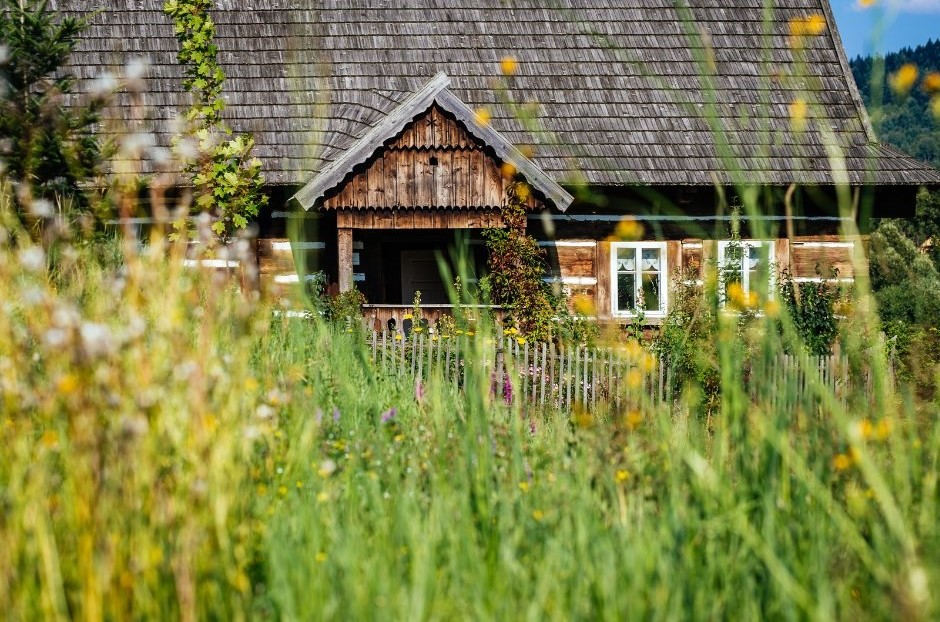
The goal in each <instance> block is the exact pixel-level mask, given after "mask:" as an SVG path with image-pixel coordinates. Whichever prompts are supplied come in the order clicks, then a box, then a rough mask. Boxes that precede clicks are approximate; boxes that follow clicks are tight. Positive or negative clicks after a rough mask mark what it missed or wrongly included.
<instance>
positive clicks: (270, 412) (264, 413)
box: [255, 404, 274, 419]
mask: <svg viewBox="0 0 940 622" xmlns="http://www.w3.org/2000/svg"><path fill="white" fill-rule="evenodd" d="M255 416H256V417H258V419H270V418H271V417H273V416H274V409H273V408H271V407H270V406H268V405H267V404H261V405H260V406H258V408H256V409H255Z"/></svg>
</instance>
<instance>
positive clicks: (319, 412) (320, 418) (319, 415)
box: [316, 408, 323, 425]
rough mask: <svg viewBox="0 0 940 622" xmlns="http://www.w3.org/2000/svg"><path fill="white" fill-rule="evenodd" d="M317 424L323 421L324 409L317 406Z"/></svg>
mask: <svg viewBox="0 0 940 622" xmlns="http://www.w3.org/2000/svg"><path fill="white" fill-rule="evenodd" d="M316 420H317V425H320V424H321V423H322V422H323V409H322V408H317V414H316Z"/></svg>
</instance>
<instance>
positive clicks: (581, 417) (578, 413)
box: [572, 404, 593, 428]
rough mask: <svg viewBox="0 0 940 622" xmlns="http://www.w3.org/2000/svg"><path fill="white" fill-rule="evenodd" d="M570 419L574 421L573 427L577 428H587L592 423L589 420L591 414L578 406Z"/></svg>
mask: <svg viewBox="0 0 940 622" xmlns="http://www.w3.org/2000/svg"><path fill="white" fill-rule="evenodd" d="M572 419H574V422H575V425H577V426H578V427H579V428H589V427H591V424H592V423H593V421H592V420H591V413H589V412H588V411H587V410H585V409H584V408H582V407H581V405H580V404H579V405H578V406H577V408H576V409H575V411H574V416H573V417H572Z"/></svg>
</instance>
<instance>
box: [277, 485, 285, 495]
mask: <svg viewBox="0 0 940 622" xmlns="http://www.w3.org/2000/svg"><path fill="white" fill-rule="evenodd" d="M277 496H279V497H286V496H287V486H278V487H277Z"/></svg>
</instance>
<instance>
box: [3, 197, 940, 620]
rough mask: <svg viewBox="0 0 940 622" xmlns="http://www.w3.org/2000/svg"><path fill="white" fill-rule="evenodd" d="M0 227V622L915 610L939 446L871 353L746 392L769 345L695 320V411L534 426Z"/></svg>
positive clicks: (925, 575)
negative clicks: (838, 374)
mask: <svg viewBox="0 0 940 622" xmlns="http://www.w3.org/2000/svg"><path fill="white" fill-rule="evenodd" d="M0 232H2V236H3V240H2V242H3V243H2V244H0V301H2V313H0V395H2V399H0V409H2V418H0V446H2V447H3V448H4V449H3V452H2V454H0V611H3V612H4V616H3V617H5V618H7V619H10V620H25V619H66V618H76V619H147V618H161V619H162V618H180V619H184V620H194V619H234V620H238V619H248V618H251V619H305V620H307V619H383V620H385V619H409V620H416V619H454V618H471V619H530V620H544V619H559V620H561V619H564V620H570V619H611V620H613V619H616V620H622V619H663V620H667V619H669V620H671V619H679V618H681V619H716V618H723V619H764V618H766V619H911V620H917V619H923V620H928V619H935V617H936V615H937V612H938V607H937V597H936V591H937V587H938V585H940V539H938V536H940V533H938V526H940V520H938V518H940V516H938V507H937V505H938V501H940V493H938V489H937V473H938V469H937V459H938V451H940V423H938V418H937V411H936V406H935V404H933V403H930V402H924V401H922V400H921V401H918V400H917V399H915V397H913V395H912V394H910V393H909V392H907V391H906V390H905V389H904V386H903V383H902V384H900V385H898V389H897V390H895V388H894V384H893V383H891V382H890V381H889V377H888V370H887V366H886V365H885V364H883V363H879V362H878V361H880V360H882V359H880V358H878V357H875V358H874V359H872V360H873V361H874V362H873V363H872V366H871V369H872V380H871V383H870V390H869V391H856V392H853V393H852V394H851V395H849V396H848V397H847V399H846V400H844V401H843V400H841V399H835V397H834V396H833V394H832V392H831V390H830V389H829V388H827V387H826V386H824V385H823V384H822V383H821V382H819V383H813V382H810V383H809V384H808V385H807V386H806V387H805V388H802V389H799V390H798V389H796V388H794V387H786V386H779V385H778V384H776V381H775V379H774V378H773V377H772V376H761V375H759V374H757V375H753V377H750V378H748V379H747V383H748V386H749V387H751V388H750V389H748V390H745V377H744V376H745V370H746V369H748V365H747V364H746V362H745V361H746V358H747V357H748V356H750V355H749V354H748V353H749V352H754V351H765V352H766V351H773V350H774V349H776V348H780V347H781V345H780V339H781V337H780V334H779V331H777V330H772V329H770V328H769V326H770V324H769V319H762V318H757V319H756V320H755V323H754V324H752V325H751V328H750V329H749V330H748V331H747V332H746V333H745V334H744V335H743V336H742V335H741V334H740V331H738V329H737V326H738V323H737V320H736V319H735V318H733V317H728V316H727V315H719V316H718V317H716V319H715V321H716V322H718V323H719V326H718V327H717V329H716V330H718V332H719V335H720V339H719V342H718V346H717V350H716V351H717V353H718V357H719V360H720V370H721V372H720V378H719V392H720V399H719V401H718V404H719V405H718V407H717V409H715V410H713V411H709V412H708V413H706V414H703V413H702V411H701V410H700V409H699V408H698V407H697V406H696V404H699V403H700V400H697V399H696V396H695V390H694V389H693V388H690V389H689V390H688V391H687V392H686V393H685V394H684V395H683V396H682V397H681V398H679V399H677V400H676V401H675V402H670V403H665V404H659V405H652V404H646V405H644V406H642V408H630V407H629V406H627V405H628V404H630V400H631V398H630V396H629V395H623V396H621V397H622V398H623V400H622V401H621V403H622V404H623V405H622V406H621V407H620V408H619V409H618V408H617V407H616V404H615V403H612V402H611V403H599V404H598V405H597V406H596V408H594V409H592V410H591V411H589V412H587V411H583V410H581V411H577V412H575V413H573V414H572V413H567V412H562V411H558V410H554V409H535V408H533V407H531V406H524V405H523V404H522V403H521V401H520V400H513V401H511V402H509V403H507V400H506V399H504V396H503V395H497V393H496V392H494V391H492V389H491V379H490V378H489V377H487V376H486V375H485V374H483V373H481V372H479V371H478V367H476V366H475V365H473V364H472V354H471V364H470V365H469V371H468V373H467V375H466V384H465V386H457V385H455V384H454V383H453V382H451V381H445V380H444V379H442V378H440V377H437V378H436V377H434V375H433V374H432V376H431V377H430V378H429V379H428V380H427V381H425V382H423V383H418V384H416V383H415V380H414V378H413V377H411V376H410V375H408V374H404V375H390V374H387V373H385V372H384V371H382V368H381V367H380V366H377V365H376V364H374V362H373V361H371V360H370V358H371V351H370V348H369V344H368V342H367V340H366V337H365V335H364V334H363V333H360V332H359V331H356V330H352V331H350V330H348V329H347V328H345V327H344V326H337V325H334V324H331V323H329V322H326V321H323V320H318V319H298V318H289V317H286V316H284V315H279V314H276V313H274V312H273V311H274V310H273V309H272V307H271V306H270V305H269V304H268V303H266V302H264V301H259V300H258V299H257V298H255V297H252V296H248V295H245V294H243V293H242V291H241V290H240V288H239V287H238V285H237V283H235V282H233V280H232V279H231V278H227V277H224V276H221V275H220V274H218V273H213V272H211V271H209V272H203V271H200V270H194V269H192V268H187V267H185V266H184V263H183V261H182V253H183V248H182V246H179V245H177V246H173V245H169V246H168V245H166V243H165V242H163V239H164V238H161V237H160V236H155V237H154V238H153V240H152V243H151V245H150V246H149V247H146V248H145V249H144V250H139V249H138V246H137V245H136V244H135V243H134V242H124V241H122V239H121V238H120V237H118V238H116V239H111V240H106V241H104V242H101V241H99V242H87V241H79V240H77V239H73V240H71V241H70V240H68V239H66V238H63V239H62V240H60V241H59V242H57V243H56V244H54V245H51V246H47V247H46V248H47V249H48V250H46V251H44V250H43V247H42V246H40V245H38V244H34V243H33V242H32V241H31V238H30V236H29V235H28V233H27V232H26V231H24V230H23V229H22V228H19V227H18V225H17V224H16V223H15V222H14V221H13V220H12V219H11V211H10V203H9V201H5V202H4V204H3V228H2V229H0ZM859 308H860V309H863V308H864V305H862V304H859ZM861 316H862V314H861V312H859V316H858V317H857V318H856V319H854V320H853V321H854V322H856V324H855V328H856V330H853V331H850V332H851V333H852V334H855V335H856V337H857V339H856V340H857V341H858V343H856V344H855V345H854V346H853V345H852V341H851V339H848V340H847V341H846V343H847V344H848V346H847V347H849V348H852V347H854V348H857V349H858V350H857V351H858V352H862V351H863V350H862V349H863V348H864V349H865V350H864V352H866V353H867V355H868V356H870V354H871V352H872V350H871V348H872V347H877V342H876V341H875V340H866V339H863V338H861V337H858V335H861V334H863V333H864V331H860V330H857V328H858V326H861V325H863V324H864V320H863V319H862V318H861ZM493 331H494V329H493V328H492V327H489V328H487V327H486V326H483V327H481V328H480V330H479V331H478V334H476V335H474V336H473V337H464V339H465V340H466V344H467V348H468V349H469V351H471V353H472V352H473V351H474V348H476V350H477V351H482V349H483V348H484V347H485V344H486V343H487V340H489V339H491V338H492V337H493ZM755 386H756V387H758V389H759V390H756V391H755V390H754V387H755ZM624 390H628V389H624ZM781 391H791V392H796V391H799V393H794V394H793V395H790V396H789V397H790V398H792V399H789V400H786V399H784V400H781V399H779V397H780V396H779V393H780V392H781ZM761 396H765V397H761ZM771 396H776V398H777V399H771Z"/></svg>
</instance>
